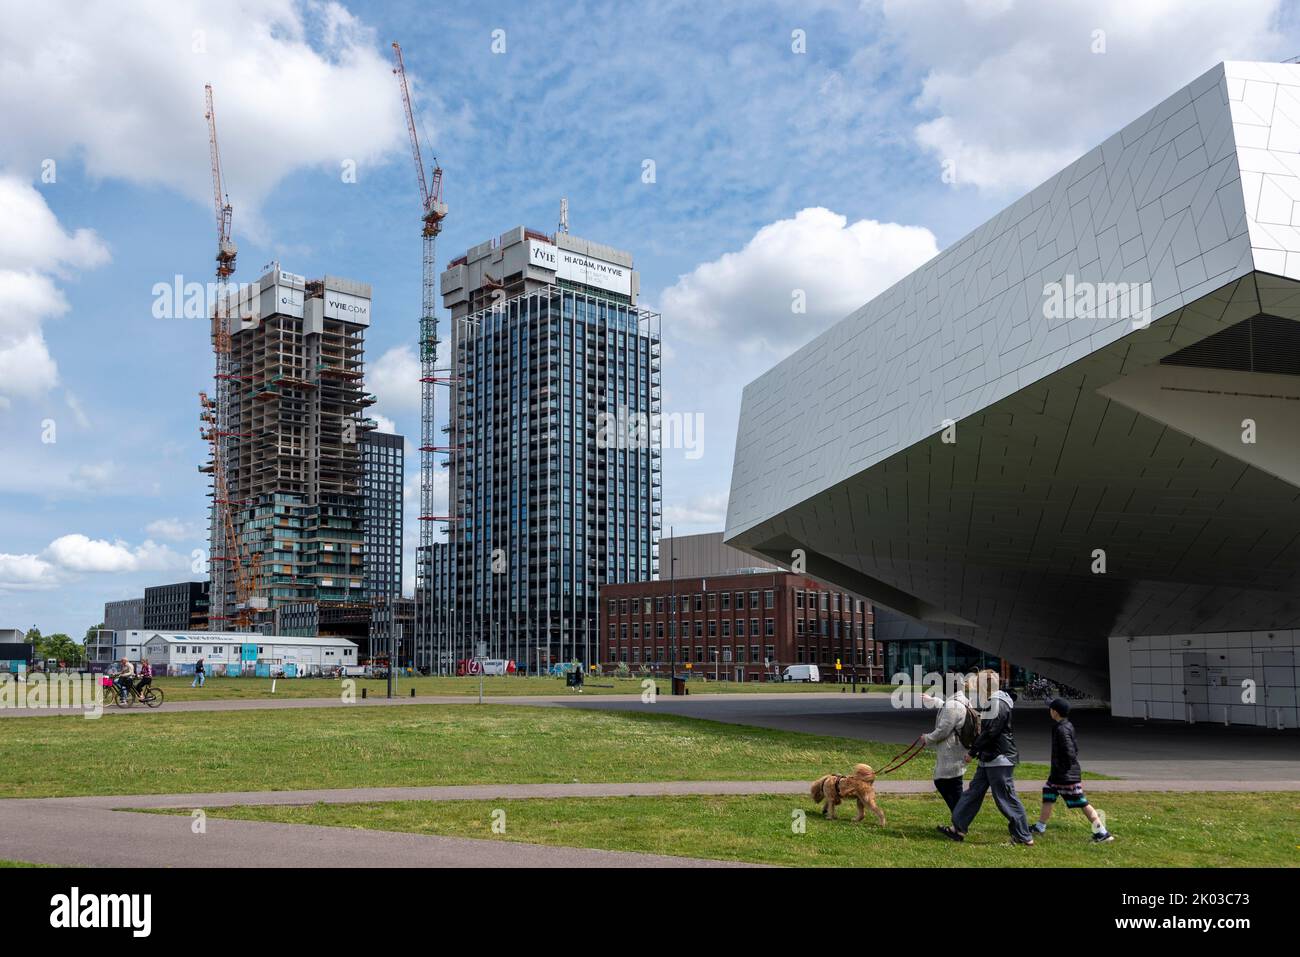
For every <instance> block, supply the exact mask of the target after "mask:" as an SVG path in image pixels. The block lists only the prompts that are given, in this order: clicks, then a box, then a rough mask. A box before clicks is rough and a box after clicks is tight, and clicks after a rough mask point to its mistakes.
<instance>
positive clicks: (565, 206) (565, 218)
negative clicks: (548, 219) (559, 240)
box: [560, 196, 569, 233]
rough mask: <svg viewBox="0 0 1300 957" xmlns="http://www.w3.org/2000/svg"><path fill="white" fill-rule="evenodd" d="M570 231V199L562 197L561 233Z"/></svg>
mask: <svg viewBox="0 0 1300 957" xmlns="http://www.w3.org/2000/svg"><path fill="white" fill-rule="evenodd" d="M568 231H569V197H567V196H562V197H560V232H562V233H567V232H568Z"/></svg>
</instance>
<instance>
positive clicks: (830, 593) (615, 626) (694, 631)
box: [599, 553, 885, 682]
mask: <svg viewBox="0 0 1300 957" xmlns="http://www.w3.org/2000/svg"><path fill="white" fill-rule="evenodd" d="M661 554H662V553H661ZM600 598H601V614H602V621H601V624H602V628H601V642H600V660H599V663H600V664H601V665H603V666H611V665H612V666H618V665H622V664H626V665H627V666H628V667H629V668H631V669H633V670H641V669H644V670H648V671H652V672H655V673H668V672H670V671H672V670H673V669H674V668H675V669H676V670H677V671H678V672H681V671H683V670H684V669H685V665H686V664H687V663H689V664H690V670H691V671H693V672H695V673H697V674H704V675H707V676H709V677H711V678H719V679H726V680H732V681H754V680H758V679H761V678H763V677H764V676H765V675H766V676H768V677H775V676H779V675H780V673H781V670H782V669H783V668H785V667H786V666H788V665H793V664H815V665H818V666H819V667H820V669H821V671H822V674H823V679H824V680H835V676H836V674H837V671H836V667H835V665H836V662H839V664H840V670H839V672H838V674H839V675H840V676H842V677H843V678H844V680H850V679H852V678H854V677H856V678H857V680H859V681H870V682H880V681H883V680H884V679H885V675H884V660H883V656H882V655H881V651H880V647H879V644H878V643H877V642H876V641H875V640H874V635H873V622H872V608H871V605H870V604H869V603H868V602H865V601H863V600H862V599H861V598H857V597H855V596H853V595H851V594H849V593H848V592H845V591H843V590H840V589H831V588H827V587H826V586H825V585H824V584H822V583H821V582H818V581H816V580H815V579H812V578H809V577H807V576H805V575H796V574H793V573H791V572H785V571H779V570H777V571H767V570H755V571H748V572H734V573H730V574H723V575H711V576H705V577H694V578H677V579H675V580H673V579H660V580H657V581H643V582H629V583H626V584H612V585H603V586H601V589H600Z"/></svg>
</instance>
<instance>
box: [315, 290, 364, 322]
mask: <svg viewBox="0 0 1300 957" xmlns="http://www.w3.org/2000/svg"><path fill="white" fill-rule="evenodd" d="M325 317H326V318H327V319H344V320H346V321H348V322H355V323H357V324H358V325H362V326H368V325H370V300H369V299H362V298H361V297H360V296H353V295H349V294H348V293H346V292H334V291H332V290H330V289H326V290H325Z"/></svg>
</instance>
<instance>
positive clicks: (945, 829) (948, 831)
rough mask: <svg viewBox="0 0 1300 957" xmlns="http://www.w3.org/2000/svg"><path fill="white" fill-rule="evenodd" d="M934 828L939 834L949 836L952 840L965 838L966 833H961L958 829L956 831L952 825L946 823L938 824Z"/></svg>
mask: <svg viewBox="0 0 1300 957" xmlns="http://www.w3.org/2000/svg"><path fill="white" fill-rule="evenodd" d="M935 830H937V831H938V832H939V833H940V834H942V835H943V836H944V837H948V838H951V839H952V840H954V841H964V840H966V835H965V834H962V833H961V832H960V831H958V830H957V829H956V828H954V827H952V826H951V825H948V824H940V825H939V826H938V827H937V828H935Z"/></svg>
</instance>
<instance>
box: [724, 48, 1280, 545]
mask: <svg viewBox="0 0 1300 957" xmlns="http://www.w3.org/2000/svg"><path fill="white" fill-rule="evenodd" d="M1255 67H1260V68H1263V67H1267V68H1268V70H1267V76H1268V77H1271V82H1273V83H1274V84H1281V83H1282V81H1283V80H1286V81H1287V84H1288V85H1289V84H1296V85H1297V87H1298V88H1300V66H1295V65H1279V64H1264V65H1260V64H1236V63H1234V64H1227V65H1226V66H1225V65H1222V64H1221V65H1219V66H1216V67H1215V68H1213V69H1212V70H1210V71H1208V72H1207V73H1205V74H1204V75H1203V76H1201V77H1199V78H1198V79H1197V80H1195V81H1194V82H1192V83H1190V84H1189V85H1188V86H1186V87H1184V88H1183V89H1181V90H1179V91H1178V92H1177V93H1175V94H1174V95H1173V96H1171V97H1169V98H1168V99H1166V100H1165V101H1164V102H1163V103H1161V104H1160V105H1159V106H1157V107H1155V108H1154V109H1152V110H1150V111H1149V112H1148V113H1146V114H1145V115H1143V116H1142V117H1140V118H1139V119H1137V120H1135V121H1134V122H1132V123H1130V124H1129V125H1128V126H1126V127H1125V128H1124V129H1122V130H1121V131H1120V132H1118V133H1116V134H1115V135H1114V136H1112V137H1110V138H1109V139H1107V140H1106V141H1105V142H1104V143H1102V144H1101V145H1100V146H1098V147H1096V148H1095V149H1093V150H1091V151H1089V152H1088V153H1087V154H1086V155H1084V156H1083V157H1081V158H1080V159H1079V160H1077V161H1076V162H1074V163H1072V164H1071V165H1070V166H1069V167H1067V168H1066V169H1065V170H1063V171H1062V172H1060V173H1059V174H1057V175H1056V176H1054V177H1052V178H1051V179H1049V180H1048V181H1047V182H1045V183H1043V184H1042V185H1041V186H1039V187H1038V188H1037V189H1035V190H1033V191H1032V192H1031V193H1029V194H1028V195H1027V196H1025V197H1023V198H1022V199H1020V200H1018V201H1017V202H1016V203H1014V204H1012V205H1011V206H1010V207H1008V208H1007V209H1006V210H1004V211H1003V212H1002V213H1000V214H998V215H997V216H995V217H994V218H993V219H991V220H990V221H989V222H987V223H985V224H984V225H983V226H981V227H979V228H978V229H976V230H975V231H974V232H972V233H971V234H969V235H968V236H966V237H964V238H963V239H961V240H960V241H958V242H957V243H955V244H954V245H953V246H951V247H950V248H949V249H947V250H945V251H944V252H943V253H941V254H940V255H938V256H936V257H935V258H934V259H933V260H931V261H930V262H929V263H927V264H926V265H924V266H922V267H921V268H920V269H918V270H917V271H915V272H914V273H912V274H911V275H909V276H907V277H906V278H905V279H903V280H902V281H900V282H899V283H897V284H895V285H894V286H893V287H891V288H890V289H888V290H886V291H885V292H884V293H882V294H881V295H880V296H878V297H877V298H876V299H874V300H872V301H871V302H870V303H867V304H866V305H865V306H863V307H862V308H861V309H859V310H857V311H856V312H854V313H853V314H851V315H850V316H848V317H847V318H845V319H844V320H842V321H840V322H839V323H837V324H836V325H835V326H833V327H832V328H831V329H829V330H827V331H826V332H824V333H823V334H821V335H820V336H818V337H817V338H816V339H814V340H813V341H812V342H810V343H809V344H808V345H806V346H804V347H803V348H801V349H800V350H798V351H797V352H795V353H794V354H793V355H791V356H790V357H789V358H787V359H786V360H784V361H783V362H781V363H780V364H778V365H777V366H776V367H775V368H773V369H772V370H770V371H769V372H767V373H766V374H764V375H763V376H761V377H759V378H758V379H757V380H755V381H754V382H752V383H751V384H750V385H749V386H748V387H746V389H745V393H744V399H743V402H742V407H741V416H740V424H739V430H738V434H737V442H736V456H735V463H734V469H733V474H732V487H731V496H730V501H729V503H728V512H727V538H729V539H730V538H732V537H734V536H735V535H737V534H738V533H740V532H742V531H744V530H745V529H747V528H751V527H753V526H755V525H757V524H759V523H761V522H763V521H765V520H767V519H769V518H771V517H773V516H775V515H777V514H779V513H780V512H782V511H783V510H785V509H787V508H790V507H791V506H793V505H795V504H797V503H799V502H801V501H804V500H806V499H808V498H810V497H811V496H813V495H815V494H817V493H818V492H822V491H825V490H826V489H828V488H830V487H831V486H833V485H835V484H837V483H838V482H840V481H842V480H844V479H846V478H848V477H850V476H852V475H854V474H857V473H859V472H862V471H864V470H865V469H868V468H870V467H871V466H873V465H875V464H877V463H879V462H881V461H883V460H884V459H886V458H888V457H890V456H891V455H894V454H895V453H897V452H899V451H901V450H903V449H906V448H908V447H909V446H911V445H913V444H915V443H916V442H919V441H921V440H922V439H924V438H926V437H927V436H930V435H933V434H934V433H936V432H938V431H939V430H940V429H941V428H942V426H943V423H944V421H945V420H953V421H956V422H960V420H961V419H962V418H964V417H966V416H968V415H971V414H972V413H975V412H978V411H979V410H981V409H983V408H985V407H987V406H988V405H990V404H992V403H993V402H996V401H998V400H1000V399H1003V398H1005V397H1007V396H1009V395H1011V394H1012V393H1014V392H1016V391H1018V390H1020V389H1022V388H1024V387H1025V386H1027V385H1030V384H1032V383H1034V382H1036V381H1038V380H1040V379H1043V378H1045V377H1046V376H1048V375H1050V374H1051V373H1053V372H1055V371H1056V370H1058V369H1060V368H1061V367H1063V366H1065V365H1067V364H1069V363H1071V362H1073V361H1075V360H1077V359H1080V358H1082V357H1084V356H1086V355H1089V354H1091V353H1093V352H1096V351H1097V350H1099V349H1101V348H1103V347H1105V346H1107V345H1110V344H1112V343H1114V342H1115V341H1117V340H1119V339H1120V338H1123V337H1124V336H1125V335H1128V334H1129V333H1130V332H1132V331H1133V321H1132V318H1131V317H1129V316H1126V315H1120V316H1115V315H1113V314H1110V315H1106V316H1098V315H1096V314H1095V313H1094V314H1083V315H1077V316H1073V317H1068V318H1061V319H1048V318H1045V314H1044V308H1043V306H1044V298H1045V289H1046V287H1047V286H1048V284H1050V283H1054V282H1064V281H1065V279H1066V277H1068V276H1072V277H1074V279H1075V280H1077V281H1081V282H1091V283H1103V282H1106V283H1113V282H1126V283H1140V284H1149V291H1150V294H1151V314H1150V319H1151V320H1152V321H1155V320H1158V319H1160V318H1161V317H1163V316H1166V315H1168V314H1170V313H1172V312H1174V311H1175V310H1177V309H1179V308H1181V307H1182V306H1184V305H1185V304H1187V303H1189V302H1191V301H1193V300H1195V299H1197V298H1199V297H1201V296H1203V295H1206V294H1207V293H1209V292H1211V291H1213V290H1215V289H1217V288H1219V287H1221V286H1223V285H1225V284H1226V283H1228V282H1231V281H1232V280H1234V279H1237V278H1240V277H1241V276H1243V275H1246V274H1247V273H1249V272H1250V271H1251V270H1252V269H1253V268H1254V266H1255V259H1256V258H1257V257H1258V256H1259V255H1260V253H1259V252H1258V251H1257V252H1256V253H1255V254H1252V249H1251V243H1252V241H1253V240H1256V239H1257V237H1256V231H1255V230H1254V227H1253V225H1252V220H1251V218H1250V216H1248V215H1247V205H1246V202H1245V201H1244V200H1243V192H1242V188H1243V184H1242V182H1241V178H1240V176H1239V173H1238V155H1239V153H1240V155H1242V156H1243V157H1244V156H1245V155H1246V149H1245V147H1244V146H1242V145H1241V144H1240V143H1239V142H1238V141H1237V140H1236V139H1234V135H1235V133H1236V130H1235V127H1234V123H1235V122H1238V121H1239V120H1238V115H1239V113H1241V110H1240V109H1239V108H1238V107H1237V106H1236V105H1235V103H1236V102H1237V101H1234V100H1231V99H1230V93H1231V89H1230V87H1229V84H1228V77H1229V76H1230V77H1232V78H1233V80H1234V82H1236V81H1237V80H1239V79H1241V80H1242V84H1244V82H1245V81H1244V79H1242V77H1243V74H1244V73H1245V72H1248V70H1249V68H1255ZM1225 70H1226V71H1227V73H1225ZM1240 93H1241V96H1240V97H1239V99H1241V101H1242V102H1243V103H1244V102H1246V100H1245V96H1246V87H1245V86H1244V85H1242V88H1241V91H1240ZM1287 95H1288V96H1289V95H1290V94H1289V91H1287ZM1251 96H1252V97H1255V98H1258V99H1259V100H1261V101H1262V95H1261V94H1259V93H1256V92H1255V91H1254V90H1253V88H1252V90H1251ZM1276 99H1278V98H1275V100H1276ZM1251 102H1255V100H1254V99H1252V100H1251ZM1242 109H1244V108H1242ZM1289 109H1290V108H1289V106H1288V107H1287V109H1286V110H1284V111H1283V112H1282V113H1281V114H1279V113H1278V109H1277V107H1276V105H1275V106H1274V109H1273V113H1272V115H1271V116H1272V117H1278V116H1283V117H1290V116H1292V115H1294V114H1293V113H1291V112H1288V111H1289ZM1242 115H1244V114H1242ZM1270 122H1273V120H1272V119H1270ZM1281 125H1282V124H1281V122H1280V121H1279V128H1280V130H1281ZM1255 136H1256V138H1257V139H1258V136H1259V134H1258V131H1256V133H1255ZM1278 142H1279V143H1283V142H1285V143H1286V144H1287V145H1295V143H1296V142H1300V141H1297V140H1295V139H1294V138H1287V134H1286V132H1285V131H1284V130H1281V131H1280V132H1279V140H1278ZM1264 152H1265V154H1266V155H1268V156H1269V157H1272V158H1273V159H1275V160H1277V163H1278V165H1279V166H1281V167H1283V168H1285V169H1292V168H1295V169H1300V165H1295V164H1293V165H1291V166H1288V165H1287V164H1286V163H1284V162H1283V161H1282V160H1281V159H1277V156H1276V155H1275V148H1274V147H1269V148H1268V149H1266V150H1264ZM1252 161H1258V162H1261V163H1262V162H1263V160H1262V159H1258V160H1252ZM1243 162H1244V160H1243ZM1281 175H1282V174H1281V173H1280V172H1276V171H1275V172H1274V174H1273V177H1274V179H1277V180H1278V181H1277V182H1276V183H1274V184H1273V185H1276V186H1278V188H1282V189H1284V191H1285V190H1286V189H1291V188H1293V186H1294V184H1292V183H1290V182H1289V181H1288V182H1285V183H1284V182H1282V180H1281ZM1261 191H1262V186H1261ZM1273 202H1274V205H1275V206H1276V203H1277V202H1278V201H1276V200H1274V201H1273ZM1297 202H1300V190H1298V191H1297ZM1277 208H1280V207H1277ZM1252 215H1253V211H1252ZM1288 222H1289V221H1288ZM1286 228H1287V230H1288V232H1287V233H1286V235H1285V236H1283V237H1281V238H1278V237H1277V236H1276V233H1275V232H1273V231H1270V232H1269V236H1270V241H1271V242H1274V243H1278V244H1281V245H1282V248H1284V249H1288V250H1291V249H1293V250H1297V251H1300V235H1294V230H1292V229H1291V227H1290V226H1287V227H1286ZM1285 263H1286V254H1283V259H1282V266H1283V267H1285ZM1261 268H1262V267H1261Z"/></svg>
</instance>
